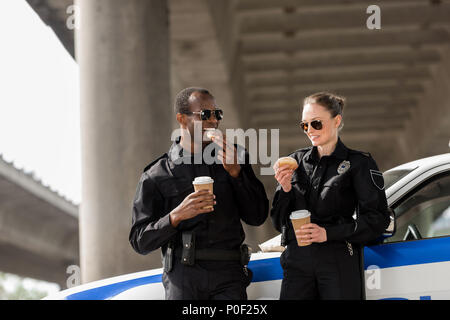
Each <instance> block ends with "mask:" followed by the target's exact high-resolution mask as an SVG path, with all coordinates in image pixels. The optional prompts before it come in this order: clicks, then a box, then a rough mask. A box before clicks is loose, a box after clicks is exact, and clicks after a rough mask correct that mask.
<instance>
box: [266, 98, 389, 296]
mask: <svg viewBox="0 0 450 320" xmlns="http://www.w3.org/2000/svg"><path fill="white" fill-rule="evenodd" d="M343 109H344V99H343V98H341V97H338V96H336V95H333V94H331V93H327V92H319V93H316V94H313V95H311V96H309V97H307V98H305V100H304V103H303V112H302V121H301V123H300V127H301V128H302V129H303V131H304V132H305V133H306V135H307V136H308V138H309V139H310V141H311V144H312V146H311V147H308V148H303V149H299V150H297V151H295V152H294V153H292V154H290V155H289V156H290V157H293V158H294V159H296V160H297V162H298V163H299V167H298V168H297V169H296V170H295V171H292V170H291V169H288V168H285V167H278V164H277V163H276V164H275V166H274V169H275V179H276V180H277V181H278V183H279V186H278V187H277V189H276V191H275V195H274V200H273V204H272V210H271V218H272V221H273V223H274V225H275V228H276V229H277V230H278V231H280V232H283V234H284V239H285V242H286V244H287V247H286V250H285V251H284V252H283V254H282V256H281V258H280V263H281V265H282V267H283V271H284V277H283V281H282V285H281V293H280V299H361V297H362V283H361V266H360V257H359V255H360V248H361V245H363V244H364V243H367V242H369V241H372V240H375V239H376V238H378V237H379V236H380V235H381V234H382V233H383V231H384V230H385V229H386V227H387V226H388V224H389V214H388V212H387V202H386V195H385V192H384V181H383V176H382V174H381V172H380V171H379V170H378V167H377V165H376V163H375V161H374V160H373V159H372V157H371V155H370V154H368V153H364V152H360V151H355V150H351V149H349V148H347V147H346V146H345V145H344V144H343V143H342V141H341V139H340V138H339V136H338V133H339V130H340V129H341V128H342V125H343V122H342V120H343V119H342V111H343ZM298 209H308V210H309V211H310V212H311V223H310V224H308V225H305V226H303V230H301V231H300V232H296V233H294V230H293V228H292V224H291V222H290V220H289V214H290V213H291V212H292V211H294V210H298ZM355 213H356V214H355ZM283 229H284V230H283ZM296 238H299V239H300V240H301V241H302V242H309V243H311V245H308V246H301V247H300V246H298V245H297V241H296Z"/></svg>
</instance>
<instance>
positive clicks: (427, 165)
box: [386, 153, 450, 172]
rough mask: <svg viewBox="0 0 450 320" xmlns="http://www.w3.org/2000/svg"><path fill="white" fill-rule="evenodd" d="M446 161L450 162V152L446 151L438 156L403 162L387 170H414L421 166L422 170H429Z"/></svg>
mask: <svg viewBox="0 0 450 320" xmlns="http://www.w3.org/2000/svg"><path fill="white" fill-rule="evenodd" d="M446 163H450V153H444V154H440V155H437V156H432V157H427V158H422V159H418V160H414V161H411V162H407V163H404V164H401V165H399V166H397V167H394V168H392V169H389V170H387V171H386V172H390V171H393V170H412V169H414V168H420V169H421V171H422V170H428V169H431V168H434V167H437V166H440V165H443V164H446Z"/></svg>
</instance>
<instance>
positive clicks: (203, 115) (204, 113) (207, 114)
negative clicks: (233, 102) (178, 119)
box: [183, 109, 223, 120]
mask: <svg viewBox="0 0 450 320" xmlns="http://www.w3.org/2000/svg"><path fill="white" fill-rule="evenodd" d="M183 113H184V114H199V115H200V119H202V120H209V119H210V118H211V116H212V115H213V114H214V117H216V119H217V120H222V119H223V111H222V110H221V109H215V110H208V109H206V110H201V111H196V112H183Z"/></svg>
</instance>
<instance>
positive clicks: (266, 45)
mask: <svg viewBox="0 0 450 320" xmlns="http://www.w3.org/2000/svg"><path fill="white" fill-rule="evenodd" d="M241 41H242V46H241V50H242V51H241V52H242V54H244V55H245V54H249V55H250V54H251V55H258V54H267V53H276V52H288V53H295V52H297V51H319V52H320V51H326V50H333V49H350V48H377V47H382V46H411V47H420V48H422V47H424V46H430V45H443V44H444V43H449V42H450V34H449V32H448V31H447V30H445V29H437V30H422V29H415V30H414V29H410V28H405V29H402V28H395V29H389V28H384V29H383V32H374V31H373V30H368V29H365V27H361V30H357V31H352V32H344V31H341V30H334V32H327V33H323V34H315V33H304V34H298V35H294V36H292V37H285V36H283V35H278V34H275V35H273V34H262V35H258V36H254V37H245V38H243V37H242V38H241Z"/></svg>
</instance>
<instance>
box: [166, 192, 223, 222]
mask: <svg viewBox="0 0 450 320" xmlns="http://www.w3.org/2000/svg"><path fill="white" fill-rule="evenodd" d="M215 198H216V196H215V195H214V194H212V193H209V191H208V190H199V191H195V192H193V193H191V194H189V195H188V196H187V197H186V198H184V200H183V202H181V203H180V204H179V205H178V207H176V208H175V209H173V210H172V211H171V212H170V213H169V216H170V223H171V224H172V226H174V227H177V226H178V224H179V223H180V222H181V221H183V220H187V219H191V218H194V217H196V216H198V215H199V214H202V213H207V212H211V211H214V208H208V209H203V208H204V207H205V206H213V205H215V204H216V201H215V200H214V199H215Z"/></svg>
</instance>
